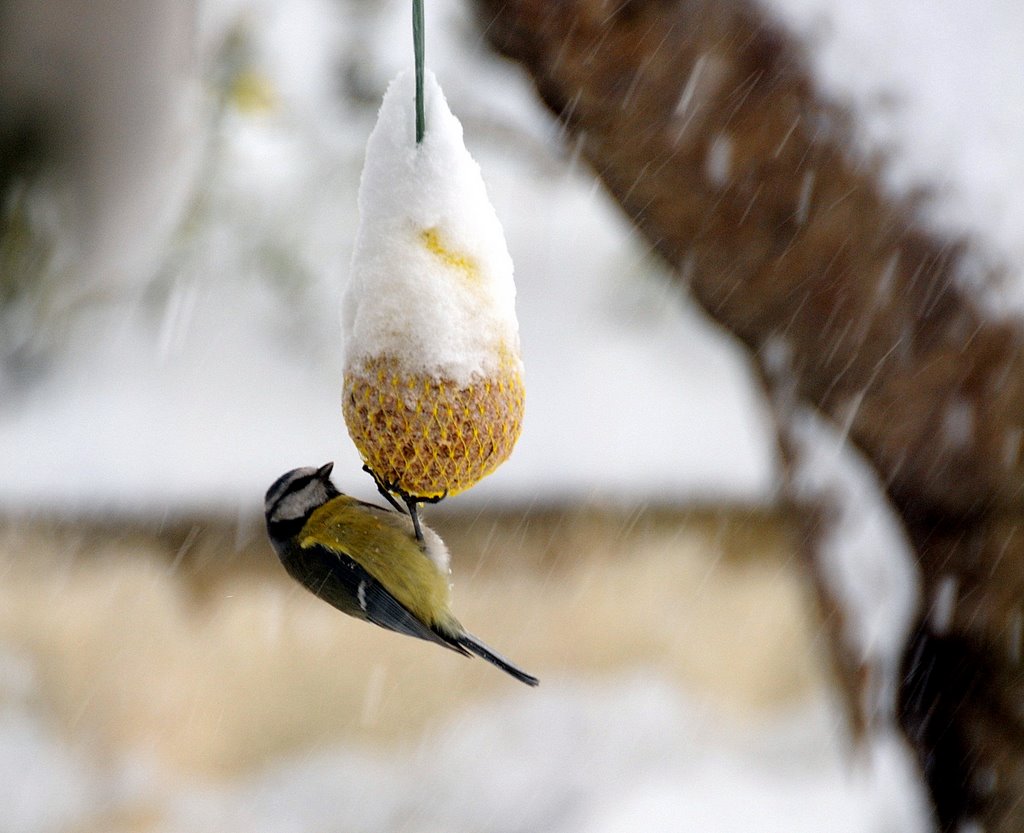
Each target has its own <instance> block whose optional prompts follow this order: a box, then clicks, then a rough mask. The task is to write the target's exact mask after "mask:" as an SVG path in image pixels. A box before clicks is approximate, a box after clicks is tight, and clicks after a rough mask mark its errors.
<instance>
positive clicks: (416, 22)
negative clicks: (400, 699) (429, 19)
mask: <svg viewBox="0 0 1024 833" xmlns="http://www.w3.org/2000/svg"><path fill="white" fill-rule="evenodd" d="M412 49H413V55H414V57H415V61H416V144H419V143H420V142H422V141H423V131H424V130H426V119H425V117H424V115H423V52H424V47H423V0H412Z"/></svg>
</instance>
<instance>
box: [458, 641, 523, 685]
mask: <svg viewBox="0 0 1024 833" xmlns="http://www.w3.org/2000/svg"><path fill="white" fill-rule="evenodd" d="M455 641H456V642H457V643H458V644H459V646H460V647H462V648H465V649H466V650H468V651H469V652H470V653H473V654H476V655H477V656H478V657H480V658H481V659H485V660H487V661H488V662H489V663H491V664H492V665H496V666H498V668H500V669H501V670H502V671H504V672H505V673H506V674H511V675H512V676H513V677H515V678H516V679H517V680H519V682H521V683H526V684H527V685H529V686H535V685H538V684H539V683H540V680H538V679H537V678H536V677H534V676H533V675H532V674H527V673H526V672H525V671H523V669H522V668H518V667H516V665H514V664H513V663H511V662H509V661H508V660H507V659H505V657H503V656H502V655H501V654H498V653H495V652H494V651H492V650H491V649H490V648H488V647H487V646H486V645H484V643H483V642H481V641H480V640H479V639H477V638H476V637H475V636H473V634H471V633H466V632H463V633H461V634H459V636H458V637H456V640H455Z"/></svg>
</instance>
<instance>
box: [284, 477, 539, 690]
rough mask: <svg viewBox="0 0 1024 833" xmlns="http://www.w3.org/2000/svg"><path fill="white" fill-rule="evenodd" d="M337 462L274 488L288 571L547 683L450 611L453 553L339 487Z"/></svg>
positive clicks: (359, 614) (312, 587)
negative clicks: (334, 478)
mask: <svg viewBox="0 0 1024 833" xmlns="http://www.w3.org/2000/svg"><path fill="white" fill-rule="evenodd" d="M333 465H334V464H333V463H327V464H326V465H324V466H321V467H320V468H301V469H294V470H293V471H290V472H288V473H287V474H284V475H282V476H281V477H279V478H278V479H277V480H276V481H275V482H274V484H273V485H272V486H271V487H270V489H268V490H267V496H266V503H265V510H266V517H267V534H268V535H269V537H270V542H271V543H272V544H273V546H274V550H275V551H276V552H277V555H278V557H279V558H280V559H281V563H282V564H283V565H284V568H285V570H287V571H288V574H289V575H290V576H291V577H292V578H294V579H295V580H296V581H297V582H299V584H301V585H302V586H303V587H305V588H306V589H307V590H309V591H310V592H311V593H313V594H314V595H315V596H317V597H319V598H321V599H323V600H324V601H325V602H327V603H328V604H330V605H333V606H334V607H336V608H337V609H338V610H340V611H341V612H342V613H347V614H348V615H349V616H354V617H356V618H357V619H363V620H366V621H368V622H372V623H373V624H375V625H379V626H380V627H382V628H386V629H387V630H391V631H395V632H396V633H402V634H405V635H406V636H415V637H416V638H417V639H425V640H426V641H428V642H434V643H436V644H438V645H442V646H444V647H445V648H450V649H451V650H453V651H456V652H457V653H460V654H462V655H464V656H469V655H471V654H475V655H476V656H478V657H481V658H483V659H485V660H487V661H488V662H490V663H492V664H493V665H496V666H497V667H498V668H500V669H501V670H502V671H505V672H506V673H508V674H511V675H512V676H513V677H515V678H516V679H517V680H520V681H521V682H524V683H526V684H527V685H531V686H535V685H537V683H538V682H539V680H538V679H537V678H536V677H534V676H532V675H530V674H527V673H526V672H525V671H523V670H522V669H520V668H517V667H516V666H515V665H514V664H512V663H511V662H509V661H508V660H507V659H505V658H504V657H502V656H501V655H499V654H497V653H495V652H494V651H492V650H491V649H490V648H488V647H487V646H486V645H484V643H482V642H481V641H480V640H479V639H477V638H476V637H475V636H473V635H472V634H470V633H468V632H467V631H466V629H465V628H463V627H462V625H461V624H460V623H459V620H458V619H456V618H455V616H454V615H453V614H452V612H451V610H449V607H448V604H449V597H450V587H449V583H448V573H449V570H448V548H447V547H446V546H445V544H444V542H443V541H442V540H441V538H440V537H439V536H438V535H437V533H435V532H434V531H433V530H432V529H430V528H429V527H427V526H422V525H421V532H422V536H423V537H422V540H420V539H418V538H417V537H416V531H415V530H414V528H413V523H412V520H411V519H410V518H409V516H408V515H406V514H404V513H402V512H398V511H394V510H391V509H385V508H383V507H381V506H376V505H374V504H372V503H364V502H363V501H361V500H357V499H356V498H354V497H350V496H348V495H345V494H343V493H341V492H340V491H338V489H337V488H335V486H334V484H333V483H332V482H331V478H330V475H331V469H332V468H333Z"/></svg>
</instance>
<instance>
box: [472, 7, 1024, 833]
mask: <svg viewBox="0 0 1024 833" xmlns="http://www.w3.org/2000/svg"><path fill="white" fill-rule="evenodd" d="M473 5H475V7H476V9H477V11H478V13H479V17H480V20H481V22H482V24H483V27H484V31H485V32H486V35H487V37H488V39H489V40H490V42H491V44H492V45H493V46H494V47H495V48H496V49H498V50H499V51H500V52H502V53H504V54H505V55H507V56H509V57H511V58H513V59H515V60H516V61H518V62H520V63H521V64H522V65H523V66H524V67H525V68H526V69H527V70H528V71H529V73H530V74H531V75H532V77H533V79H534V82H535V84H536V87H537V90H538V92H539V94H540V96H541V97H542V98H543V100H544V102H545V103H546V104H547V106H548V107H549V108H550V109H551V110H552V111H553V112H554V114H555V115H556V116H557V117H558V118H559V119H560V120H561V121H562V122H563V123H564V124H565V126H566V128H567V133H568V135H569V137H570V139H571V141H573V142H575V143H577V144H578V147H579V152H580V154H581V155H582V157H583V158H585V159H586V160H587V161H588V162H589V164H590V165H591V166H592V167H593V169H594V171H595V172H596V174H597V175H598V176H599V177H600V179H601V181H602V182H603V183H604V185H605V186H606V187H607V189H608V190H609V192H610V193H611V194H612V195H613V196H614V198H615V199H616V200H617V201H618V202H619V204H620V205H621V206H622V208H623V210H624V211H625V212H626V213H627V214H628V215H629V217H630V218H631V219H632V221H633V222H634V224H635V225H636V227H637V228H638V229H639V230H640V231H641V232H642V233H643V234H644V235H645V236H646V237H647V239H648V240H649V241H650V242H651V244H652V246H653V247H654V248H655V249H656V250H657V251H658V252H659V253H660V254H661V255H662V256H663V257H664V258H665V259H666V260H667V261H668V262H669V263H670V264H672V265H673V266H675V267H676V269H677V274H678V275H679V277H680V279H683V280H686V281H687V282H688V283H689V285H690V287H691V290H692V293H693V295H694V297H695V298H696V299H697V300H698V302H699V303H701V304H702V305H703V306H704V308H705V309H706V310H707V311H708V312H709V313H710V314H711V315H712V316H713V317H714V318H716V319H717V320H718V321H719V322H720V323H721V324H722V325H723V326H725V327H727V328H728V329H729V330H731V331H732V332H733V333H735V334H736V335H737V336H738V337H740V338H741V339H742V340H743V341H744V342H746V344H747V345H748V346H749V347H750V348H751V350H753V351H755V353H757V354H759V355H763V353H764V351H765V350H766V349H768V348H769V346H771V345H774V346H775V347H778V346H779V345H780V344H781V345H784V346H785V348H786V350H787V352H788V354H789V355H790V356H791V357H792V368H793V382H794V384H795V386H796V391H797V393H798V395H799V396H800V398H802V399H803V400H805V401H807V402H809V403H811V404H812V405H813V406H815V407H816V408H818V409H819V410H820V411H821V412H823V413H824V414H826V415H828V416H829V417H830V418H831V419H833V420H834V421H835V422H836V423H838V424H840V425H841V426H844V427H846V426H848V428H849V436H850V438H851V439H852V440H853V441H854V442H855V443H856V444H857V446H859V448H860V449H861V450H862V451H863V452H864V454H865V455H866V456H867V458H868V459H869V460H870V461H871V462H872V464H873V465H874V466H875V468H876V470H877V472H878V474H879V476H880V478H881V481H882V482H883V483H884V484H885V487H886V489H887V492H888V495H889V498H890V500H891V502H892V504H893V506H894V507H895V508H896V511H897V512H898V513H899V515H900V517H901V518H902V520H903V522H904V524H905V526H906V529H907V532H908V535H909V537H910V539H911V542H912V544H913V546H914V548H915V551H916V556H917V558H918V562H919V565H920V568H921V570H922V574H923V582H924V588H925V594H926V595H925V602H924V605H923V608H924V610H925V611H926V613H925V615H924V616H923V617H922V619H921V622H920V623H919V626H918V629H917V632H916V634H915V636H914V638H913V639H912V640H911V644H910V645H908V646H907V653H906V663H905V679H904V682H903V685H902V690H901V691H900V720H901V723H902V727H903V729H904V731H905V732H906V734H907V737H908V738H909V739H910V741H911V742H912V743H913V744H914V745H915V748H916V749H917V751H918V754H919V758H920V761H921V764H922V768H923V770H924V771H925V774H926V776H927V778H928V782H929V786H930V787H931V790H932V796H933V800H934V803H935V806H936V810H937V817H938V819H939V821H940V825H941V826H942V827H943V828H944V829H954V828H955V827H956V826H957V825H958V824H959V823H961V822H963V821H965V820H967V819H971V818H976V819H977V820H978V821H980V822H981V823H982V824H983V825H984V827H985V829H986V830H993V831H1011V830H1014V831H1016V830H1021V829H1024V801H1022V800H1021V799H1022V798H1024V724H1022V715H1024V711H1022V709H1021V707H1020V706H1019V705H1018V703H1019V702H1024V676H1022V675H1021V674H1020V673H1019V670H1020V666H1019V661H1020V654H1021V627H1022V625H1021V609H1020V604H1019V602H1020V599H1021V598H1022V591H1024V570H1022V568H1021V565H1022V564H1024V560H1022V559H1024V534H1022V533H1021V532H1020V531H1019V523H1020V520H1021V517H1022V510H1024V489H1022V488H1021V484H1022V482H1024V478H1022V475H1024V461H1022V454H1021V439H1022V427H1021V420H1022V415H1024V373H1022V370H1024V368H1022V358H1021V352H1020V347H1019V345H1020V343H1021V341H1022V338H1024V329H1022V328H1021V326H1020V324H1019V323H1018V322H1016V321H1013V322H1006V321H1004V322H1000V321H997V320H994V319H993V318H992V317H991V316H987V315H985V314H984V313H983V311H982V310H981V309H980V308H979V305H978V303H977V301H976V299H975V297H974V296H973V295H972V293H971V290H970V288H967V287H965V286H964V285H963V284H962V283H961V282H959V281H958V275H959V274H960V270H961V267H962V266H963V263H964V245H963V241H960V240H953V239H948V238H944V237H940V236H938V235H935V234H932V233H930V232H928V231H927V230H925V229H924V228H923V227H922V226H921V225H920V224H919V223H918V221H917V219H916V217H915V207H914V205H912V204H909V203H907V202H901V201H897V200H895V199H893V198H892V197H891V196H888V195H887V194H886V193H885V192H884V189H883V188H882V187H881V185H880V182H879V177H878V170H877V164H876V162H875V161H873V160H870V159H864V158H860V157H858V156H857V155H856V154H854V153H853V152H852V151H851V144H850V129H849V121H848V117H847V116H846V115H845V114H844V113H843V112H842V111H841V110H840V109H838V108H837V107H835V106H832V105H831V104H829V103H828V102H826V101H825V100H823V98H822V97H821V95H820V94H819V93H818V92H817V91H816V89H815V85H814V81H813V79H812V77H811V75H810V73H809V70H808V66H807V63H806V61H805V60H804V57H803V55H802V54H801V51H800V49H799V47H798V45H797V44H795V43H794V41H793V40H792V38H791V37H790V36H789V35H788V34H787V33H786V32H785V31H784V30H782V29H781V28H779V27H778V26H776V25H775V24H773V23H772V22H771V21H769V20H768V19H766V17H765V14H764V12H763V11H762V10H761V9H760V8H759V7H758V6H757V5H756V4H754V3H753V2H744V0H625V2H607V0H473ZM940 594H944V595H945V596H946V597H947V600H948V598H949V597H950V596H951V599H952V601H953V603H954V604H953V608H952V618H951V621H949V622H945V621H944V622H942V623H941V627H940V626H936V624H935V622H934V621H932V620H931V619H930V618H929V617H928V615H927V611H928V609H929V607H930V605H931V603H932V602H931V600H933V599H934V598H936V596H937V595H940ZM837 654H838V657H839V660H840V663H841V665H843V666H844V667H845V668H846V670H847V672H848V673H847V676H846V680H847V684H848V685H849V686H851V687H853V686H855V685H856V679H857V674H856V668H855V663H854V662H853V661H851V659H850V658H849V657H844V656H843V655H842V653H841V652H840V651H838V650H837ZM851 702H854V700H853V699H851Z"/></svg>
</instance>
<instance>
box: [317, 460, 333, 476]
mask: <svg viewBox="0 0 1024 833" xmlns="http://www.w3.org/2000/svg"><path fill="white" fill-rule="evenodd" d="M333 468H334V462H333V461H332V462H330V463H324V464H323V465H322V466H320V468H318V469H317V470H316V476H317V477H319V478H320V479H321V480H326V479H327V478H328V477H330V476H331V470H332V469H333Z"/></svg>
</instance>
